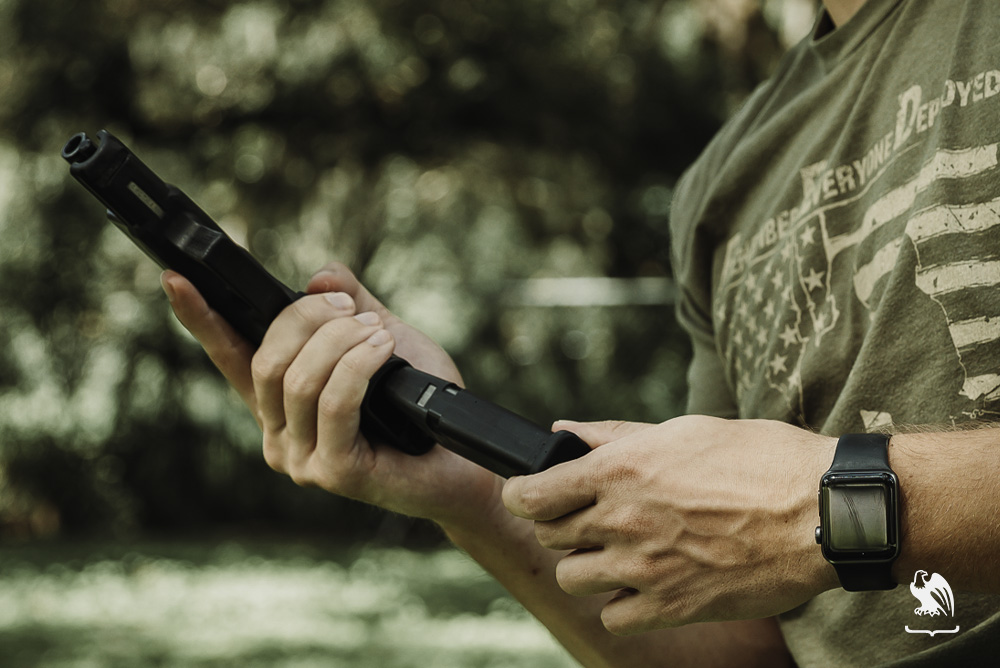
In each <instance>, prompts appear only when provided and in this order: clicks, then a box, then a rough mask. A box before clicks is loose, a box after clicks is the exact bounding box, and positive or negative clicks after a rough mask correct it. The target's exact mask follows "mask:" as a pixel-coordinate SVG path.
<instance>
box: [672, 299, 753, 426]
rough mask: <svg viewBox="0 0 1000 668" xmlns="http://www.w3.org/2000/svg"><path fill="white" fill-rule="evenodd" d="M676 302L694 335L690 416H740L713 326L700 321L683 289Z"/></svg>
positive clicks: (689, 381) (679, 314)
mask: <svg viewBox="0 0 1000 668" xmlns="http://www.w3.org/2000/svg"><path fill="white" fill-rule="evenodd" d="M679 292H680V296H679V298H678V304H677V317H678V320H679V321H680V323H681V326H683V327H684V329H685V331H687V333H688V335H689V336H690V337H691V348H692V351H693V355H692V357H691V363H690V365H689V366H688V370H687V384H688V398H687V408H686V412H687V413H688V414H689V415H713V416H715V417H722V418H735V417H738V410H737V408H736V402H735V400H734V399H733V395H732V391H731V390H730V388H729V384H728V383H727V382H726V376H725V372H724V370H723V366H722V359H721V358H720V357H719V353H718V351H717V350H716V347H715V339H714V337H713V336H712V332H711V330H710V329H706V328H705V327H704V326H703V325H702V324H699V323H698V319H696V318H695V317H692V316H693V315H694V313H693V309H694V306H693V304H692V303H691V302H690V301H688V300H687V299H686V298H685V297H684V290H683V289H681V290H680V291H679Z"/></svg>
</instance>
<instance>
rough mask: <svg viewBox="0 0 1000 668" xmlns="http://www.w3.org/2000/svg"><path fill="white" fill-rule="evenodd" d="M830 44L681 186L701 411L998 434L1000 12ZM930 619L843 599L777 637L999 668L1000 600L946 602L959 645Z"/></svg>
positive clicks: (872, 8) (907, 23) (847, 650)
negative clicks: (993, 424) (987, 429)
mask: <svg viewBox="0 0 1000 668" xmlns="http://www.w3.org/2000/svg"><path fill="white" fill-rule="evenodd" d="M828 26H829V23H828V19H827V18H826V17H825V16H822V15H821V18H820V20H819V21H818V22H817V26H816V30H815V31H814V34H813V35H810V36H809V37H808V38H806V39H805V40H804V41H803V42H802V43H801V44H799V45H798V46H797V47H795V48H794V49H792V50H791V51H790V52H789V53H788V54H787V55H786V57H785V58H784V59H783V60H782V62H781V63H780V65H779V66H778V68H777V71H776V73H775V75H774V76H773V77H772V78H771V80H770V81H768V82H767V83H765V84H764V85H762V86H761V87H760V88H759V89H758V90H757V91H755V92H754V94H753V95H752V96H751V97H750V98H749V99H748V100H747V102H746V103H745V104H744V106H743V108H742V109H741V110H740V112H739V113H738V114H737V115H736V116H735V118H733V119H732V121H730V122H729V123H728V124H727V125H726V126H725V127H724V128H723V130H722V131H721V132H720V133H719V135H718V136H717V137H716V138H715V139H714V140H713V142H712V143H711V144H710V145H709V147H708V148H707V149H706V151H705V153H704V154H703V155H702V156H701V157H700V158H699V160H698V161H697V162H696V163H695V164H694V165H693V166H692V168H691V169H690V170H689V171H688V173H687V174H686V175H685V176H684V177H683V178H682V180H681V182H680V184H679V185H678V189H677V192H676V195H675V201H674V210H673V215H672V219H671V228H672V234H673V243H674V245H673V253H674V267H675V273H676V276H677V282H678V287H679V295H680V297H679V303H678V316H679V318H680V320H681V322H682V324H683V325H684V326H685V327H686V329H687V330H688V331H689V333H690V335H691V338H692V341H693V345H694V359H693V362H692V364H691V367H690V371H689V384H690V398H689V405H688V409H689V411H690V412H692V413H705V414H712V415H719V416H724V417H740V418H767V419H774V420H782V421H785V422H790V423H793V424H797V425H801V426H804V427H808V428H811V429H814V430H817V431H820V432H822V433H824V434H829V435H839V434H843V433H851V432H861V431H872V430H877V429H883V428H890V429H891V428H893V427H898V426H900V425H944V426H951V425H961V424H963V423H969V422H971V421H1000V152H998V145H1000V2H998V0H868V2H867V3H866V4H865V5H863V6H862V8H861V9H860V10H859V12H858V13H857V14H856V15H855V16H854V18H852V19H851V20H850V21H849V22H847V23H846V24H845V25H843V26H841V27H840V28H838V29H836V30H832V31H831V30H828V29H826V28H827V27H828ZM998 447H1000V444H998ZM994 473H996V472H994ZM818 482H819V481H818V480H817V487H818ZM904 484H905V481H904ZM904 493H905V490H904ZM956 503H960V500H956ZM817 519H818V518H817ZM983 519H984V522H993V523H995V522H996V521H997V518H994V517H985V518H983ZM942 540H947V538H946V537H942ZM817 549H819V548H818V547H817ZM994 567H995V566H994ZM942 575H943V576H944V577H945V578H947V573H942ZM919 605H920V602H919V601H918V600H917V599H916V598H915V597H914V595H913V594H911V592H910V590H909V587H908V586H907V585H905V584H904V585H902V586H900V587H897V588H896V589H895V590H892V591H889V592H865V593H854V594H852V593H848V592H845V591H843V590H834V591H830V592H827V593H825V594H823V595H821V596H819V597H817V598H816V599H814V600H812V601H810V602H809V603H807V604H805V605H803V606H801V607H800V608H797V609H795V610H792V611H789V612H788V613H786V614H784V615H782V616H781V617H780V618H779V619H780V623H781V628H782V632H783V634H784V636H785V639H786V641H787V643H788V646H789V648H790V649H791V651H792V653H793V655H794V657H795V659H796V661H797V662H798V663H799V665H800V666H802V667H806V666H823V667H824V668H826V667H832V666H864V667H865V668H872V667H874V666H883V665H885V666H888V665H892V666H897V665H898V666H931V665H934V666H940V665H972V664H970V663H969V662H970V661H971V662H973V663H974V664H975V665H981V663H980V662H982V661H987V660H988V661H995V660H1000V659H997V657H998V656H1000V596H985V595H974V594H970V593H967V592H961V591H959V592H955V604H954V618H953V619H950V620H948V621H947V623H944V620H937V619H935V620H933V624H934V625H936V627H934V629H932V630H936V629H942V630H943V629H945V628H947V629H951V628H953V627H958V628H959V629H960V630H959V631H958V632H955V633H935V634H934V635H931V634H930V633H910V632H907V630H906V628H907V627H909V628H910V629H925V630H926V629H931V626H928V623H929V622H928V620H927V619H925V618H924V617H922V616H918V615H916V614H914V611H915V609H916V608H917V607H918V606H919ZM943 623H944V625H942V624H943ZM974 657H975V658H974Z"/></svg>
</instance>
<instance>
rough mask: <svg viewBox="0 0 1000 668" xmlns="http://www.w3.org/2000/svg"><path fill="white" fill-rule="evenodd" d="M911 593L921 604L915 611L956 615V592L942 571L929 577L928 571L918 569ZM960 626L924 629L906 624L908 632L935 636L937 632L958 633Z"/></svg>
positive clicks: (923, 614)
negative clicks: (932, 629)
mask: <svg viewBox="0 0 1000 668" xmlns="http://www.w3.org/2000/svg"><path fill="white" fill-rule="evenodd" d="M910 593H911V594H913V596H914V597H916V599H917V600H918V601H920V606H919V607H918V608H916V609H914V611H913V612H914V613H915V614H917V615H920V616H927V617H937V616H938V615H943V616H945V617H954V616H955V594H954V593H953V592H952V591H951V585H949V584H948V581H947V580H945V579H944V577H943V576H942V575H941V574H940V573H934V574H932V575H930V576H929V577H928V575H927V571H922V570H921V571H917V572H916V573H914V574H913V582H912V583H910ZM958 628H959V627H958V626H956V627H955V628H954V629H945V630H934V631H931V630H923V629H911V628H910V627H909V625H907V626H906V631H907V633H927V634H929V635H931V636H933V635H934V634H935V633H957V632H958Z"/></svg>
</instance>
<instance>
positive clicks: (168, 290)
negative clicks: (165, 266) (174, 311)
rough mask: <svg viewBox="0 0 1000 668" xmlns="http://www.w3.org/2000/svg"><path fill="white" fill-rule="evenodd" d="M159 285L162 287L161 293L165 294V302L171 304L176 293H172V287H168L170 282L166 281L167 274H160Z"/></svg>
mask: <svg viewBox="0 0 1000 668" xmlns="http://www.w3.org/2000/svg"><path fill="white" fill-rule="evenodd" d="M160 285H162V286H163V291H164V292H165V293H167V301H169V302H170V303H171V304H173V303H174V297H175V296H176V295H177V293H176V292H174V286H172V285H170V282H169V281H167V272H163V273H162V274H160Z"/></svg>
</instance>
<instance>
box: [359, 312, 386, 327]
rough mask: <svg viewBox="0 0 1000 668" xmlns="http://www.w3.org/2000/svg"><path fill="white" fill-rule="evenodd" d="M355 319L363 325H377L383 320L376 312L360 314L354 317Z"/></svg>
mask: <svg viewBox="0 0 1000 668" xmlns="http://www.w3.org/2000/svg"><path fill="white" fill-rule="evenodd" d="M354 319H355V320H357V321H358V322H360V323H361V324H362V325H377V324H379V322H381V318H379V317H378V314H377V313H375V312H374V311H365V312H364V313H359V314H357V315H356V316H354Z"/></svg>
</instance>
